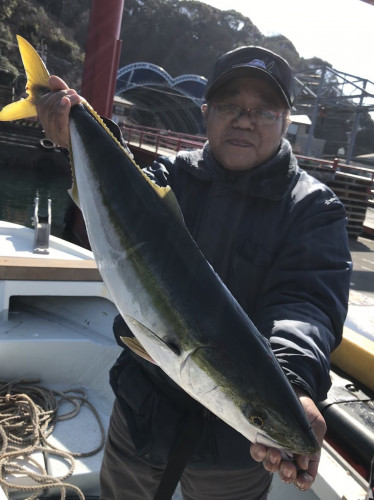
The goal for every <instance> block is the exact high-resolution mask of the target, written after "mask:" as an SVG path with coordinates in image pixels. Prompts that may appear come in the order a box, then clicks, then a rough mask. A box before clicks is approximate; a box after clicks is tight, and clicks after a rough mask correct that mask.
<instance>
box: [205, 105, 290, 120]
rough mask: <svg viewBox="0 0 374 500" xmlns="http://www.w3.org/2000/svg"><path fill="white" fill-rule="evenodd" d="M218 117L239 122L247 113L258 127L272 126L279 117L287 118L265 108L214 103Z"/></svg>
mask: <svg viewBox="0 0 374 500" xmlns="http://www.w3.org/2000/svg"><path fill="white" fill-rule="evenodd" d="M212 106H213V108H214V109H215V111H216V113H217V115H218V116H224V117H227V118H230V119H231V120H237V119H238V118H239V117H240V116H241V115H242V114H243V113H246V114H247V115H248V117H249V118H250V119H251V120H252V123H255V124H256V125H272V124H273V123H275V122H276V121H277V120H278V119H279V117H281V116H287V115H285V114H282V113H279V112H278V111H272V110H270V109H265V108H242V107H241V106H236V105H235V104H230V103H227V102H214V103H213V104H212Z"/></svg>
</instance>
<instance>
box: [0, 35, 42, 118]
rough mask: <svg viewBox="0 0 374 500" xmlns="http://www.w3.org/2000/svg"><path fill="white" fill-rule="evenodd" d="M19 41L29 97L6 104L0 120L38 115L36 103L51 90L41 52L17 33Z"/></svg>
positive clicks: (0, 114) (0, 112) (0, 113)
mask: <svg viewBox="0 0 374 500" xmlns="http://www.w3.org/2000/svg"><path fill="white" fill-rule="evenodd" d="M17 41H18V47H19V51H20V53H21V57H22V62H23V66H24V68H25V72H26V78H27V83H26V92H27V94H28V97H27V99H21V100H19V101H16V102H12V103H11V104H8V105H7V106H4V108H3V109H2V110H1V111H0V121H12V120H20V119H23V118H31V117H33V116H36V115H37V112H36V104H37V102H38V100H39V98H40V97H41V96H42V95H43V94H45V93H46V92H48V91H49V88H48V78H49V73H48V70H47V68H46V67H45V65H44V62H43V61H42V59H41V58H40V56H39V54H38V53H37V51H36V50H35V49H34V47H33V46H32V45H30V44H29V42H28V41H27V40H25V39H24V38H22V37H21V36H19V35H17Z"/></svg>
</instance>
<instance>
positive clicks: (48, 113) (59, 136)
mask: <svg viewBox="0 0 374 500" xmlns="http://www.w3.org/2000/svg"><path fill="white" fill-rule="evenodd" d="M49 88H50V89H51V92H50V93H49V94H46V95H45V96H43V97H42V98H41V99H40V101H39V103H38V105H37V111H38V117H39V120H40V121H41V124H42V126H43V128H44V130H45V133H46V136H47V137H48V139H50V140H51V141H53V142H54V143H55V144H58V145H59V146H62V147H65V148H66V147H67V146H68V144H69V138H70V134H69V113H70V108H71V106H74V105H75V104H79V103H80V102H82V100H83V99H82V98H81V97H80V96H79V95H78V94H77V93H76V91H75V90H73V89H69V88H68V86H67V85H66V83H65V82H64V81H63V80H61V78H59V77H58V76H54V75H52V76H50V77H49Z"/></svg>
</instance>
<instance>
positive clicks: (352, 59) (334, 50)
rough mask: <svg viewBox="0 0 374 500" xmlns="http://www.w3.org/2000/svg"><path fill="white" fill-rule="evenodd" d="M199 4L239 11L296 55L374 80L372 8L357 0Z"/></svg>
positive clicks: (228, 0)
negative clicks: (283, 39) (278, 36)
mask: <svg viewBox="0 0 374 500" xmlns="http://www.w3.org/2000/svg"><path fill="white" fill-rule="evenodd" d="M202 1H203V3H206V4H209V5H211V6H213V7H216V8H218V9H220V10H229V9H233V10H236V11H238V12H241V13H242V14H243V15H244V16H246V17H248V18H249V19H250V20H251V21H252V22H253V24H254V25H255V26H256V27H257V28H258V29H259V30H260V31H261V32H262V34H264V35H267V36H268V35H271V34H279V33H280V34H282V35H284V36H285V37H287V38H288V39H289V40H290V41H291V42H292V43H293V45H294V46H295V48H296V50H297V52H298V53H299V55H300V56H301V57H304V58H310V57H313V56H316V57H319V58H321V59H323V60H325V61H327V62H329V63H330V64H332V66H333V68H334V69H335V70H338V71H342V72H344V73H349V74H351V75H354V76H358V77H360V78H364V79H368V80H370V81H371V82H374V51H373V49H374V5H370V4H367V3H366V2H363V1H362V0H308V1H307V0H206V1H205V0H202ZM370 87H371V88H370V91H373V89H374V87H373V86H371V85H370ZM368 90H369V88H368Z"/></svg>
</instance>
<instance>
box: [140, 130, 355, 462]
mask: <svg viewBox="0 0 374 500" xmlns="http://www.w3.org/2000/svg"><path fill="white" fill-rule="evenodd" d="M146 171H147V173H148V175H149V176H150V177H151V178H152V179H153V180H154V181H155V182H157V183H158V184H160V185H170V186H171V188H172V189H173V191H174V193H175V195H176V197H177V199H178V202H179V204H180V206H181V210H182V213H183V215H184V219H185V223H186V225H187V227H188V229H189V231H190V233H191V235H192V236H193V238H194V239H195V241H196V242H197V244H198V246H199V247H200V249H201V250H202V252H203V254H204V255H205V257H206V258H207V260H208V261H209V262H210V263H211V264H212V266H213V268H214V269H215V271H216V272H217V273H218V274H219V275H220V276H221V278H222V280H223V281H224V282H225V283H226V285H227V286H228V288H229V289H230V291H231V292H232V294H233V295H234V296H235V297H236V299H237V300H238V301H239V303H240V304H241V306H242V307H243V308H244V310H245V311H246V312H247V314H248V315H249V317H250V318H251V320H252V321H253V322H254V324H255V325H256V327H257V328H258V330H259V331H260V332H261V333H262V334H263V335H264V336H266V337H267V338H268V339H269V340H270V343H271V346H272V348H273V350H274V353H275V355H276V356H277V359H278V361H279V363H280V364H281V366H282V368H283V370H284V371H285V373H286V375H287V377H288V379H289V380H290V382H291V383H293V384H296V385H298V386H301V387H302V388H304V389H305V390H306V391H307V392H308V393H309V394H310V395H311V396H312V398H313V399H314V400H315V401H320V400H323V399H325V398H326V394H327V391H328V389H329V387H330V378H329V368H330V364H329V356H330V352H331V350H333V349H334V348H335V347H336V346H337V345H338V344H339V342H340V340H341V335H342V328H343V323H344V320H345V316H346V312H347V303H348V292H349V283H350V272H351V258H350V252H349V245H348V237H347V231H346V215H345V210H344V207H343V205H342V203H341V202H340V201H339V199H338V198H337V197H336V196H335V194H334V193H333V192H332V191H331V190H330V189H329V188H328V187H326V186H325V185H324V184H322V183H320V182H319V181H318V180H316V179H315V178H313V177H311V176H310V175H308V174H307V173H306V172H305V171H303V170H301V169H300V168H299V167H298V164H297V160H296V158H295V157H294V156H293V155H292V152H291V147H290V145H289V143H288V141H286V140H283V142H282V144H281V148H280V149H279V151H278V153H277V154H276V156H275V157H273V158H272V159H270V160H269V161H268V162H267V163H265V164H263V165H261V166H259V167H257V168H253V169H251V170H248V171H245V172H233V171H230V170H226V169H224V168H223V167H222V166H221V165H220V164H218V162H217V161H216V160H215V159H214V157H213V155H212V153H211V151H210V147H209V144H206V145H205V147H204V149H202V150H198V151H191V152H180V153H178V154H177V155H176V156H175V157H172V158H164V157H162V158H159V159H158V161H157V162H154V163H153V165H152V167H150V168H148V169H147V170H146ZM227 335H228V336H231V337H232V341H233V342H235V332H234V331H228V332H227ZM141 364H142V365H144V369H145V371H146V372H147V377H148V376H149V377H150V379H151V380H152V381H153V382H154V383H155V385H156V386H157V387H159V388H160V389H161V392H163V393H165V392H166V393H167V394H168V392H167V390H165V385H168V383H167V381H166V378H165V376H164V375H163V374H162V373H159V372H157V370H159V369H157V368H155V367H154V366H149V367H148V366H147V362H144V363H143V362H142V363H141ZM258 376H259V377H266V373H259V374H258ZM172 385H173V384H171V386H172ZM176 392H177V390H176ZM171 399H173V396H172V395H171ZM176 406H177V407H178V402H177V403H176ZM192 461H193V462H194V463H199V462H201V463H203V464H205V463H208V464H209V463H210V464H215V465H217V466H222V467H247V466H250V464H251V459H250V456H249V445H248V442H247V440H246V439H245V438H243V437H242V436H240V435H239V434H238V433H236V432H235V431H232V429H230V428H229V427H228V426H227V425H226V424H224V423H222V422H221V421H219V420H218V419H216V418H215V417H213V418H211V419H210V423H209V424H207V430H206V432H205V434H204V438H203V441H202V442H201V443H200V448H199V450H198V452H197V453H196V456H195V457H194V458H193V460H192Z"/></svg>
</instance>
